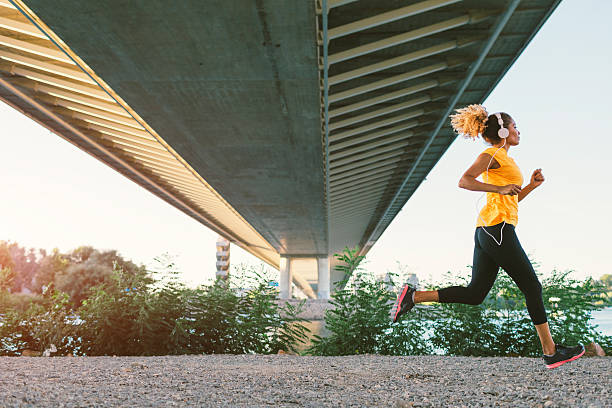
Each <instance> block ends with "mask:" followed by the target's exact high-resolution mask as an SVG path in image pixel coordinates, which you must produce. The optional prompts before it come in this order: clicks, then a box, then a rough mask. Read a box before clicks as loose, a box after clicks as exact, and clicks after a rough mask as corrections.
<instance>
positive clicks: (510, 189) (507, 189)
mask: <svg viewBox="0 0 612 408" xmlns="http://www.w3.org/2000/svg"><path fill="white" fill-rule="evenodd" d="M521 190H522V188H521V186H517V185H516V184H508V185H506V186H499V188H498V189H497V192H498V193H499V194H503V195H517V194H518V193H520V192H521Z"/></svg>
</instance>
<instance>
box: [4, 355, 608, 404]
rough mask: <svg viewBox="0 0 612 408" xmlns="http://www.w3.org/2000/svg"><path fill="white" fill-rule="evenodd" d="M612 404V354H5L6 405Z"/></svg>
mask: <svg viewBox="0 0 612 408" xmlns="http://www.w3.org/2000/svg"><path fill="white" fill-rule="evenodd" d="M28 406H35V407H47V406H48V407H58V406H67V407H73V406H205V407H228V406H231V407H260V406H264V407H267V406H275V407H299V406H304V407H338V406H340V407H345V406H346V407H348V406H351V407H362V406H379V407H461V406H465V407H481V406H486V407H493V406H502V407H612V357H594V358H584V357H583V358H580V359H579V360H577V361H573V362H570V363H568V364H565V365H563V366H562V367H559V368H557V369H554V370H547V369H546V368H545V367H544V364H543V363H542V361H541V359H537V358H511V357H508V358H503V357H502V358H489V357H486V358H485V357H441V356H419V357H412V356H411V357H386V356H372V355H366V356H348V357H301V356H292V355H272V356H263V355H207V356H165V357H53V358H40V357H39V358H37V357H0V407H28Z"/></svg>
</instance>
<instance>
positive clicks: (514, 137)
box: [506, 120, 521, 146]
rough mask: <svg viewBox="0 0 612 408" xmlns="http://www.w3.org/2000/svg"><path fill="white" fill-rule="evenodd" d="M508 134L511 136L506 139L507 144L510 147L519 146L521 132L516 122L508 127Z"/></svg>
mask: <svg viewBox="0 0 612 408" xmlns="http://www.w3.org/2000/svg"><path fill="white" fill-rule="evenodd" d="M508 132H509V135H508V137H507V138H506V143H508V144H509V145H510V146H517V145H518V144H519V141H520V140H521V132H519V131H518V129H517V128H516V122H515V121H514V120H512V122H510V124H509V125H508Z"/></svg>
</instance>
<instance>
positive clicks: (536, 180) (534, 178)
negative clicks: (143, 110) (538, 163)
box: [518, 169, 544, 201]
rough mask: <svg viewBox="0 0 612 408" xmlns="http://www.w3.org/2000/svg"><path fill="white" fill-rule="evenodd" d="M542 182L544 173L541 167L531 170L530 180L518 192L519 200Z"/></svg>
mask: <svg viewBox="0 0 612 408" xmlns="http://www.w3.org/2000/svg"><path fill="white" fill-rule="evenodd" d="M543 182H544V175H543V174H542V169H536V170H534V171H533V174H532V175H531V182H530V183H529V184H527V185H526V186H525V187H523V189H522V190H521V192H520V193H518V200H519V201H521V200H522V199H523V198H525V197H526V196H527V194H529V193H531V192H532V191H533V190H534V189H535V188H536V187H539V186H540V185H541V184H542V183H543Z"/></svg>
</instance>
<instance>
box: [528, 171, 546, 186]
mask: <svg viewBox="0 0 612 408" xmlns="http://www.w3.org/2000/svg"><path fill="white" fill-rule="evenodd" d="M543 182H544V175H543V174H542V169H536V170H534V171H533V174H532V175H531V184H532V185H533V186H534V187H538V186H539V185H540V184H542V183H543Z"/></svg>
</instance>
